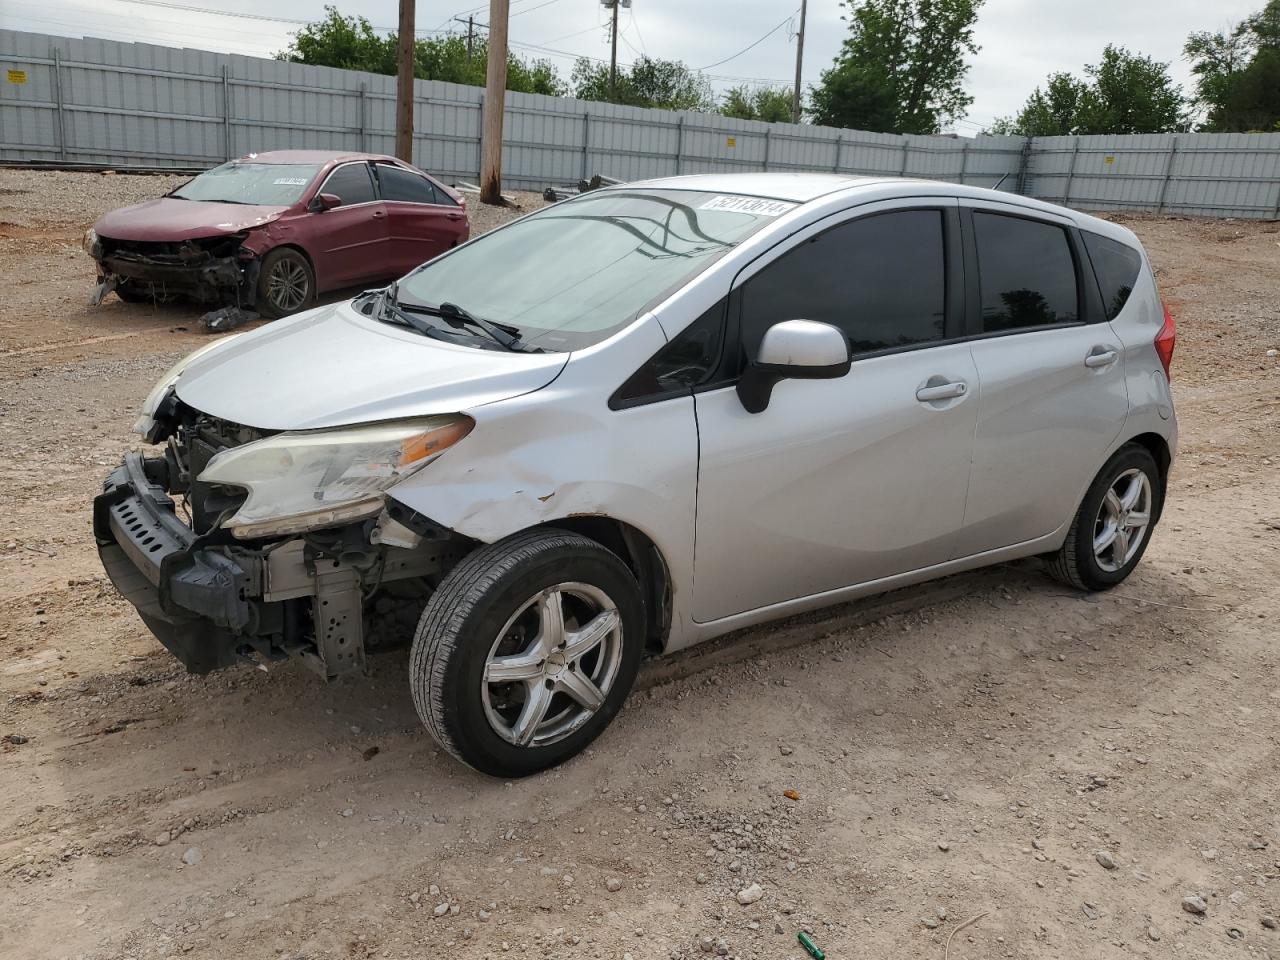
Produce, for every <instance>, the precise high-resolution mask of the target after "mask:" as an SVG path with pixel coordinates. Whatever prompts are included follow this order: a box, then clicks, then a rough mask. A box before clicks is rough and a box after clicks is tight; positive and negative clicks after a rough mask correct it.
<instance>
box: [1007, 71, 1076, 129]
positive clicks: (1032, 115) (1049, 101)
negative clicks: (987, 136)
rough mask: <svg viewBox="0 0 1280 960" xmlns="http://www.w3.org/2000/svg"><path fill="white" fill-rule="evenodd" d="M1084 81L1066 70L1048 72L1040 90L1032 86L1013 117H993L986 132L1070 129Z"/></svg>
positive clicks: (1074, 122) (1073, 121) (1073, 123)
mask: <svg viewBox="0 0 1280 960" xmlns="http://www.w3.org/2000/svg"><path fill="white" fill-rule="evenodd" d="M1087 89H1088V84H1086V83H1084V82H1083V81H1080V80H1077V79H1076V78H1075V77H1073V76H1071V74H1069V73H1051V74H1049V80H1048V82H1047V83H1046V84H1045V88H1044V90H1041V89H1040V88H1039V87H1036V89H1035V91H1034V92H1033V93H1032V94H1031V96H1030V97H1028V98H1027V103H1026V105H1025V106H1024V107H1023V108H1022V110H1021V111H1019V113H1018V115H1017V116H1016V117H1013V118H1009V117H1005V118H1003V119H1000V120H997V121H996V122H995V125H994V126H992V128H991V130H990V131H989V132H990V133H996V134H1004V135H1006V136H1020V137H1057V136H1062V135H1063V134H1069V133H1074V132H1075V128H1076V124H1077V117H1078V116H1079V114H1080V102H1081V100H1083V99H1084V95H1085V91H1086V90H1087Z"/></svg>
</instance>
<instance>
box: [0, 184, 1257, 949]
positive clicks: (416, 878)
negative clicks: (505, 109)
mask: <svg viewBox="0 0 1280 960" xmlns="http://www.w3.org/2000/svg"><path fill="white" fill-rule="evenodd" d="M163 184H164V181H163V180H162V179H160V178H153V177H130V176H124V175H121V176H116V177H102V176H95V175H83V174H79V175H72V174H47V173H41V174H29V173H20V172H17V171H7V170H0V204H2V205H0V221H3V222H2V223H0V281H3V283H4V284H5V287H6V290H7V293H8V296H7V297H6V298H5V300H4V301H3V304H0V337H3V344H2V345H0V449H3V451H4V453H5V456H4V457H3V458H0V511H3V515H4V517H5V526H4V530H3V532H2V533H0V738H2V739H0V764H3V770H4V775H3V777H0V898H2V900H3V903H4V904H5V909H4V910H3V911H0V956H5V957H10V956H11V957H22V958H24V960H25V958H42V957H51V958H52V957H58V958H62V957H81V958H89V960H124V958H135V960H143V958H147V960H149V958H158V957H170V956H180V955H189V956H192V957H209V958H213V957H218V958H222V957H227V958H236V960H240V958H258V957H277V958H284V957H287V958H289V960H301V958H304V957H305V958H310V960H322V958H324V960H329V958H334V960H336V958H372V957H387V958H395V960H408V958H415V960H416V958H422V957H442V956H449V957H459V958H482V957H508V956H510V957H547V958H566V960H567V958H585V957H592V958H616V960H625V958H627V957H631V958H633V960H647V958H669V957H670V958H677V960H689V958H695V957H703V956H708V955H711V956H715V955H725V956H731V957H735V956H736V957H753V958H762V960H763V958H770V960H773V958H788V960H789V958H800V957H802V956H803V954H802V951H801V949H800V947H799V945H798V943H797V942H796V935H797V933H798V931H800V930H801V929H808V930H810V931H812V934H813V938H814V940H815V941H816V942H817V943H818V944H819V946H821V947H822V948H823V949H825V950H826V951H827V956H829V957H831V958H832V960H838V958H854V957H857V958H868V960H877V958H886V960H888V958H892V960H899V958H902V957H904V956H906V957H915V956H923V957H934V958H939V960H946V958H947V957H950V958H952V960H962V958H964V960H988V958H1033V957H1034V958H1063V960H1067V958H1070V960H1076V958H1079V957H1081V956H1086V957H1116V958H1121V957H1129V956H1140V957H1143V956H1150V957H1181V958H1196V960H1200V958H1219V957H1221V958H1228V957H1231V958H1239V957H1249V958H1274V957H1280V932H1277V930H1276V929H1275V921H1274V919H1273V918H1275V917H1276V916H1278V915H1280V791H1278V790H1277V785H1278V784H1280V774H1278V773H1277V771H1280V647H1278V645H1277V639H1278V638H1277V623H1280V562H1278V561H1280V476H1278V471H1277V465H1278V464H1280V430H1278V429H1277V427H1278V425H1280V363H1278V361H1277V360H1276V358H1275V357H1274V356H1272V357H1269V356H1268V355H1267V351H1268V350H1275V349H1277V348H1280V307H1278V306H1277V305H1278V304H1280V280H1278V279H1277V278H1278V277H1280V269H1277V268H1278V267H1280V225H1277V224H1264V223H1230V222H1206V221H1186V220H1168V219H1166V220H1133V221H1131V224H1132V226H1133V227H1134V228H1135V229H1136V230H1137V231H1138V232H1139V234H1140V235H1141V236H1142V237H1143V240H1144V242H1145V243H1146V244H1147V247H1148V250H1149V252H1150V253H1151V256H1152V258H1153V260H1154V262H1155V263H1156V265H1157V268H1158V271H1159V274H1160V281H1161V286H1162V291H1163V293H1164V295H1165V296H1166V297H1167V298H1168V300H1169V302H1170V303H1171V305H1172V306H1173V308H1174V310H1175V313H1176V314H1177V315H1178V318H1179V322H1180V342H1179V346H1178V354H1177V357H1176V359H1175V389H1176V393H1177V399H1178V404H1179V415H1180V418H1181V424H1182V431H1183V434H1182V441H1183V447H1182V452H1181V456H1180V459H1179V461H1178V463H1177V466H1176V469H1175V473H1174V477H1173V480H1172V485H1171V492H1170V501H1169V505H1168V509H1167V512H1166V515H1165V517H1164V521H1163V523H1162V525H1161V527H1160V529H1159V530H1158V532H1157V533H1156V535H1155V538H1154V540H1153V543H1152V546H1151V549H1150V550H1149V551H1148V553H1147V557H1146V559H1145V560H1144V562H1143V564H1142V565H1141V566H1140V568H1139V569H1138V571H1137V572H1136V573H1135V575H1134V576H1133V577H1132V578H1131V579H1130V580H1129V581H1128V582H1127V583H1126V584H1125V585H1124V586H1123V587H1122V588H1121V589H1119V590H1117V591H1113V592H1111V593H1108V594H1104V595H1091V596H1081V595H1079V594H1075V593H1072V592H1071V591H1068V590H1064V589H1063V588H1062V587H1061V586H1060V585H1058V584H1056V583H1054V582H1053V581H1050V580H1048V579H1047V578H1046V577H1045V576H1044V574H1043V572H1042V570H1041V569H1040V567H1039V565H1038V564H1037V563H1035V562H1025V563H1018V564H1011V565H1006V566H1002V567H999V568H995V569H992V570H987V571H982V572H979V573H975V574H969V575H964V576H961V577H955V578H951V579H949V580H945V581H942V582H941V583H939V584H934V585H930V586H927V587H922V588H916V589H912V590H907V591H901V592H899V593H897V594H894V595H892V596H890V597H888V598H884V599H881V600H878V601H874V602H866V603H859V604H853V605H848V606H844V607H840V608H837V609H834V610H832V611H828V612H825V613H823V614H820V615H814V616H810V617H806V618H802V619H799V620H795V621H791V622H789V623H786V624H783V625H780V626H773V627H769V628H761V629H757V630H753V631H750V632H749V633H746V634H745V635H739V636H736V637H733V638H727V639H726V640H724V641H720V642H716V643H713V644H711V645H710V646H709V647H707V648H698V649H695V650H693V651H689V652H687V653H685V654H681V655H677V656H675V657H672V658H668V659H666V660H660V661H656V662H654V663H651V664H649V665H647V666H646V668H645V669H644V671H642V676H641V681H640V686H639V689H638V690H637V692H636V693H635V694H634V695H633V696H632V697H631V699H630V700H629V702H628V704H627V706H626V708H625V709H624V711H623V713H622V714H621V715H620V717H619V718H618V720H617V721H616V723H615V724H614V726H613V728H612V729H611V730H610V731H608V732H607V733H606V734H605V736H604V737H602V738H601V740H600V741H598V742H597V744H596V745H595V746H594V747H593V748H592V749H591V750H589V751H588V752H587V753H586V754H585V755H583V756H581V757H579V758H577V759H575V760H574V761H573V762H571V763H569V764H567V765H565V766H564V767H562V768H560V769H558V770H555V771H551V772H549V773H546V774H543V775H540V776H537V777H534V778H531V779H529V780H526V781H521V782H515V783H506V782H501V781H494V780H490V779H487V778H484V777H481V776H478V775H476V774H473V773H471V772H470V771H467V770H465V769H463V768H462V767H460V766H459V765H458V764H456V763H455V762H453V761H452V760H450V759H449V758H448V757H446V756H443V755H442V754H441V753H440V751H438V750H437V749H436V748H435V746H434V744H433V742H432V741H431V739H430V737H429V736H428V735H427V734H426V733H425V732H424V731H423V730H422V729H421V727H420V725H419V724H418V721H417V718H416V716H415V715H414V712H413V708H412V705H411V703H410V700H409V696H408V689H407V680H406V665H405V662H404V659H405V658H403V657H402V656H396V655H387V656H381V657H375V658H374V659H373V662H372V664H371V675H370V676H369V677H367V678H364V679H362V680H360V681H350V682H345V681H344V682H340V683H335V684H332V685H329V686H324V685H323V684H321V683H320V682H318V681H317V680H316V679H315V678H314V677H313V676H312V675H311V674H309V673H308V672H306V671H305V670H304V669H302V668H300V667H298V666H297V665H294V664H286V665H283V666H280V667H277V668H275V669H272V670H271V672H269V673H263V672H260V671H248V670H241V671H229V672H224V673H220V674H217V675H214V676H211V677H208V678H194V677H189V676H186V675H184V674H183V673H182V672H181V670H180V668H178V667H177V666H176V665H175V663H174V662H173V661H172V659H171V658H170V657H169V656H168V655H166V654H165V653H164V652H163V651H162V650H161V649H160V647H159V645H158V644H157V643H156V642H155V640H154V639H152V638H151V636H150V635H149V634H148V633H147V631H146V630H145V628H143V626H142V625H141V623H140V622H139V621H138V619H137V617H136V615H135V614H134V612H133V610H132V608H131V607H130V606H129V605H128V604H127V603H126V602H124V601H123V600H122V599H121V598H120V597H119V596H118V595H117V594H116V593H115V592H114V590H113V589H112V588H111V587H110V585H109V584H108V583H107V581H106V580H105V578H104V576H103V575H102V572H101V569H100V567H99V566H98V562H97V559H96V555H95V552H94V549H93V543H92V538H91V535H90V532H89V516H88V505H89V500H90V498H91V497H92V495H93V493H94V492H95V490H96V488H97V487H98V485H99V483H100V481H101V478H102V476H103V475H104V474H105V473H106V472H107V471H108V470H109V469H110V468H111V467H112V466H114V464H115V463H116V462H117V461H118V458H119V456H120V455H121V453H122V452H123V451H124V450H126V449H127V448H128V447H129V446H130V444H131V438H130V435H129V434H128V432H127V431H128V427H129V424H130V423H131V422H132V419H133V412H134V410H135V409H136V406H137V404H138V402H139V401H140V400H141V398H142V397H143V396H144V395H145V394H146V392H147V391H148V390H149V389H150V386H151V384H152V383H153V382H154V380H155V378H156V377H157V376H159V374H160V373H161V371H162V370H163V369H164V367H165V366H166V365H167V364H168V363H170V362H171V361H172V360H173V359H175V358H176V357H178V356H180V355H181V354H182V353H184V352H186V351H188V350H190V349H193V348H194V347H195V346H197V345H199V344H200V343H202V342H204V340H203V338H202V337H200V336H199V335H197V334H195V333H194V332H192V331H193V329H194V328H193V326H192V322H193V320H194V319H195V311H193V310H186V309H182V308H160V309H155V308H151V307H137V306H128V305H126V304H123V303H120V302H118V301H116V300H114V298H112V299H109V300H108V301H107V303H104V304H103V305H102V306H101V307H100V308H96V309H91V308H88V307H86V306H85V298H86V296H87V293H88V290H89V286H90V284H91V282H92V269H91V266H90V263H89V261H88V259H87V258H86V257H85V256H84V254H83V253H82V252H81V251H80V249H79V245H78V244H79V234H80V232H81V231H82V230H83V229H84V227H86V226H88V225H89V223H91V222H92V220H93V219H94V217H95V216H96V215H97V214H98V213H99V212H101V211H103V210H105V209H108V208H109V207H111V206H113V205H115V204H118V203H120V202H124V201H126V200H135V199H141V198H143V197H146V196H151V195H154V194H155V193H157V192H160V191H161V190H162V189H163ZM15 191H21V192H15ZM788 791H790V792H789V793H788ZM974 918H979V919H977V921H976V922H974V923H972V924H969V925H967V926H966V925H965V924H966V922H967V921H970V920H972V919H974ZM962 928H963V929H962Z"/></svg>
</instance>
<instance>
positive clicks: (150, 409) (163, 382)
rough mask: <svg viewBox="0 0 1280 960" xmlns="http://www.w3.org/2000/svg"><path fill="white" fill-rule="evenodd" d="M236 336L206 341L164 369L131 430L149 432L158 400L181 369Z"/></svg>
mask: <svg viewBox="0 0 1280 960" xmlns="http://www.w3.org/2000/svg"><path fill="white" fill-rule="evenodd" d="M242 332H243V331H242ZM238 336H240V334H239V333H233V334H231V335H230V336H226V337H219V338H218V339H217V340H215V341H213V343H206V344H205V345H204V346H203V347H201V348H200V349H199V350H197V351H195V352H194V353H189V354H187V355H186V356H185V357H183V358H182V359H181V360H179V361H178V362H177V363H175V364H174V365H173V366H172V367H170V368H169V369H168V370H167V371H165V375H164V376H163V377H161V378H160V382H159V383H157V384H156V385H155V386H154V387H152V388H151V392H150V393H148V394H147V399H145V400H143V401H142V409H141V410H140V411H139V412H138V419H137V421H136V422H135V423H134V425H133V432H134V433H136V434H139V435H140V436H143V437H145V436H146V435H147V434H148V433H150V432H151V427H152V424H154V423H155V419H156V410H157V409H159V407H160V402H161V401H162V400H164V398H165V394H167V393H168V392H169V391H170V390H171V389H173V385H174V384H175V383H177V382H178V377H180V376H182V371H183V370H185V369H187V367H188V366H190V365H191V363H192V362H193V361H195V360H198V359H199V358H200V357H203V356H204V355H205V354H206V353H208V352H210V351H211V350H213V349H214V348H216V347H221V346H222V345H223V344H225V343H226V342H227V341H228V340H230V339H232V337H238Z"/></svg>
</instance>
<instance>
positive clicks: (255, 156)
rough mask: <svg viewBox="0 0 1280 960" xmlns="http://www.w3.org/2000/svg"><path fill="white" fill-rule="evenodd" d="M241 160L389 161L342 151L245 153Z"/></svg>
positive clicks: (295, 161) (385, 158)
mask: <svg viewBox="0 0 1280 960" xmlns="http://www.w3.org/2000/svg"><path fill="white" fill-rule="evenodd" d="M240 159H241V160H252V161H253V162H254V163H336V162H338V161H340V160H391V161H393V162H394V161H395V157H388V156H387V155H386V154H382V153H356V152H347V151H344V150H269V151H267V152H266V153H247V154H245V155H244V156H243V157H240Z"/></svg>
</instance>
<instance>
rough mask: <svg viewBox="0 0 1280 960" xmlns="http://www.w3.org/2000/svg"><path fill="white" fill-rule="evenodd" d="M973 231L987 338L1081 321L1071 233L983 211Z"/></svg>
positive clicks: (976, 220)
mask: <svg viewBox="0 0 1280 960" xmlns="http://www.w3.org/2000/svg"><path fill="white" fill-rule="evenodd" d="M973 228H974V238H975V240H976V242H977V248H978V285H979V289H980V290H981V295H982V331H983V333H996V332H1000V331H1005V330H1017V329H1020V328H1023V327H1043V326H1051V325H1053V324H1058V323H1075V322H1076V321H1077V320H1079V318H1080V303H1079V294H1078V291H1077V289H1076V267H1075V259H1074V258H1073V257H1072V256H1071V244H1070V242H1069V241H1068V239H1067V231H1066V230H1064V229H1063V228H1062V227H1059V226H1057V225H1055V224H1052V223H1044V222H1042V221H1039V220H1028V219H1025V218H1023V217H1010V216H1004V215H1002V214H995V213H983V212H979V211H975V212H974V214H973Z"/></svg>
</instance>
